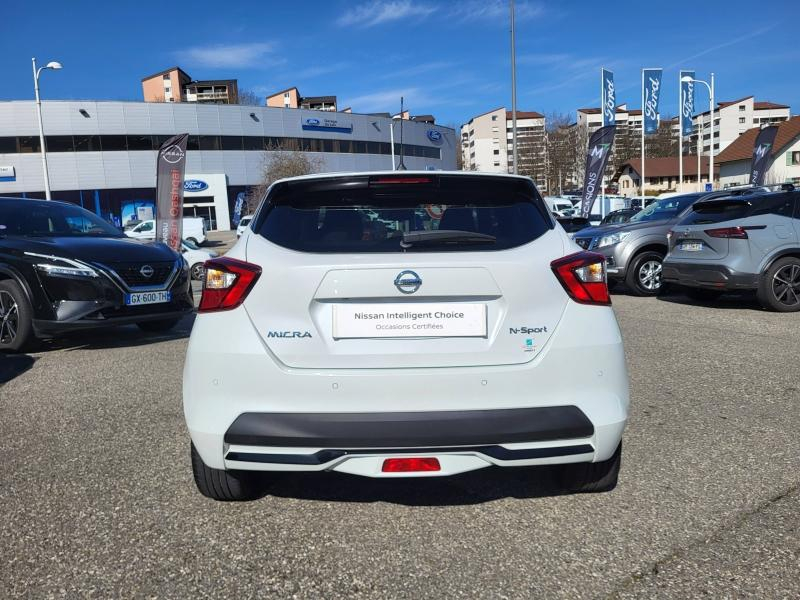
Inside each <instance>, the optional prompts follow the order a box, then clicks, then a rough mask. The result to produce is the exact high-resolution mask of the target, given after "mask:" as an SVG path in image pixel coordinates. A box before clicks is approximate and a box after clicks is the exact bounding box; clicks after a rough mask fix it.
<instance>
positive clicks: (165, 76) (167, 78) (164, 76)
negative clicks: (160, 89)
mask: <svg viewBox="0 0 800 600" xmlns="http://www.w3.org/2000/svg"><path fill="white" fill-rule="evenodd" d="M161 79H163V80H164V81H169V73H167V74H166V75H163V76H162V77H161Z"/></svg>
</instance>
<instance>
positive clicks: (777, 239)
mask: <svg viewBox="0 0 800 600" xmlns="http://www.w3.org/2000/svg"><path fill="white" fill-rule="evenodd" d="M669 238H670V252H669V254H668V255H667V257H666V259H665V261H664V267H663V273H662V279H663V281H666V282H670V283H676V284H680V285H682V286H687V288H688V289H687V293H688V294H689V295H690V296H692V297H694V298H697V299H712V298H714V297H716V296H719V295H720V294H722V293H723V292H725V291H727V290H740V289H749V290H756V292H757V295H758V299H759V302H760V303H761V305H762V306H764V308H767V309H770V310H775V311H780V312H793V311H798V310H800V192H798V191H780V192H770V193H763V192H758V193H754V194H750V195H744V196H729V197H723V198H713V199H704V200H701V201H699V202H697V203H696V204H695V205H694V206H693V207H692V209H691V210H690V211H689V212H688V213H686V214H685V215H683V217H682V218H681V219H680V221H679V222H678V223H676V225H675V226H674V227H673V230H672V231H671V232H670V236H669Z"/></svg>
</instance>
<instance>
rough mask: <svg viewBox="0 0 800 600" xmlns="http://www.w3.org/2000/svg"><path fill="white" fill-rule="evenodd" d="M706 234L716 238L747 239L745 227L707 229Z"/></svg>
mask: <svg viewBox="0 0 800 600" xmlns="http://www.w3.org/2000/svg"><path fill="white" fill-rule="evenodd" d="M706 235H707V236H710V237H715V238H737V239H740V240H746V239H747V232H746V231H745V230H744V227H720V228H719V229H706Z"/></svg>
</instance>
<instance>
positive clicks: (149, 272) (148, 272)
mask: <svg viewBox="0 0 800 600" xmlns="http://www.w3.org/2000/svg"><path fill="white" fill-rule="evenodd" d="M139 273H140V274H141V275H142V277H147V278H148V279H149V278H150V277H152V276H153V273H155V270H154V269H153V267H151V266H150V265H142V268H141V269H139Z"/></svg>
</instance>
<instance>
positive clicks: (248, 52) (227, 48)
mask: <svg viewBox="0 0 800 600" xmlns="http://www.w3.org/2000/svg"><path fill="white" fill-rule="evenodd" d="M272 48H273V46H272V44H269V43H266V42H253V43H248V44H229V45H224V44H220V45H216V46H194V47H192V48H186V49H185V50H181V51H180V52H178V53H177V54H178V56H179V57H180V59H181V61H183V62H185V63H186V64H188V65H192V66H200V67H232V68H236V67H255V66H262V65H264V66H266V65H267V64H268V65H275V64H278V63H280V62H284V60H283V59H278V60H272V59H269V58H267V55H268V54H270V53H271V52H272Z"/></svg>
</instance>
